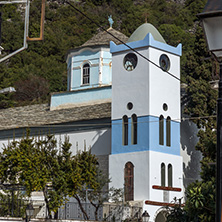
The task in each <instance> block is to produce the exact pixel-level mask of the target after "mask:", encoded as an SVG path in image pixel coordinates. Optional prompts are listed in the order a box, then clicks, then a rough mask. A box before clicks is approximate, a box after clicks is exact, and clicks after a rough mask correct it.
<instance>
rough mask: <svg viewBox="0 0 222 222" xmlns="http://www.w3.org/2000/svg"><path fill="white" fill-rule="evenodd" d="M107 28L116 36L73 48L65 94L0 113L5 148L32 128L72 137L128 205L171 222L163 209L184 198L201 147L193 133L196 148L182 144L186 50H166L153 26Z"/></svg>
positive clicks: (154, 218) (152, 218)
mask: <svg viewBox="0 0 222 222" xmlns="http://www.w3.org/2000/svg"><path fill="white" fill-rule="evenodd" d="M107 31H108V32H110V33H111V34H112V35H114V36H116V37H117V39H116V38H114V37H113V36H110V35H109V34H108V33H107V32H104V31H100V32H98V34H96V35H95V36H93V37H92V39H90V40H88V41H87V42H86V43H84V44H83V45H82V46H80V47H78V48H75V49H71V50H69V52H68V53H67V57H66V62H67V91H66V92H62V93H53V94H52V95H51V102H50V106H48V105H47V104H41V105H33V106H27V107H17V108H10V109H7V110H1V111H0V113H1V116H0V120H1V122H2V126H1V127H0V132H1V136H0V149H1V147H2V146H3V145H2V144H6V145H7V143H8V141H9V140H11V139H12V138H15V139H19V138H21V137H22V136H23V135H24V131H25V129H26V128H27V127H29V128H30V130H31V133H32V135H38V134H39V132H43V134H46V133H48V131H50V132H51V133H53V134H55V137H56V138H57V139H58V141H59V140H60V141H61V140H63V139H64V136H65V135H67V136H69V138H70V142H71V143H72V152H73V154H75V153H76V152H78V151H79V150H83V149H91V152H92V153H93V154H95V155H97V157H98V161H99V166H100V167H101V168H102V169H103V171H104V173H106V174H107V175H109V177H110V178H111V183H110V187H115V188H123V189H124V201H127V202H129V203H130V204H131V205H132V206H139V207H142V212H145V211H146V212H148V214H149V216H150V220H149V221H152V222H154V221H155V222H160V221H165V219H166V217H165V212H166V210H165V207H166V206H167V205H169V204H171V203H172V201H173V199H174V198H175V197H176V198H177V199H179V198H182V197H183V196H184V186H185V185H186V183H187V182H186V178H184V175H186V174H187V172H185V171H186V167H187V166H188V165H189V168H190V167H192V166H191V162H192V161H191V160H192V158H191V157H190V155H189V154H187V152H186V150H188V149H193V147H194V144H195V143H196V140H195V139H193V140H191V139H190V138H191V137H190V135H191V134H192V135H193V134H194V131H192V132H191V134H189V133H187V134H186V135H185V137H186V138H188V139H189V145H190V147H192V148H189V147H188V148H187V144H188V142H187V141H186V140H185V137H184V138H183V141H185V142H184V145H183V144H181V131H183V130H182V128H181V89H180V81H179V80H180V57H181V55H182V45H181V44H179V45H178V46H177V47H174V46H170V45H168V44H167V43H166V41H165V40H164V39H163V37H162V36H161V34H160V33H159V32H158V30H157V29H156V28H155V27H154V26H153V25H151V24H149V23H145V24H143V25H141V26H140V27H138V28H137V29H136V30H135V31H134V33H133V34H132V35H131V36H130V38H127V37H126V36H125V35H124V34H122V33H120V32H119V31H117V30H115V29H113V28H112V22H111V23H110V28H109V29H108V30H107ZM118 39H119V40H120V41H119V40H118ZM170 74H172V75H173V76H174V77H173V76H172V75H170ZM175 77H176V78H175ZM27 113H28V116H29V118H27ZM18 115H19V118H18V117H17V116H18ZM186 130H187V129H186ZM186 132H188V131H186ZM183 155H184V156H185V158H184V157H183ZM193 166H195V163H194V165H193ZM198 169H199V168H198ZM198 169H196V174H195V173H194V174H193V177H194V178H195V179H196V178H197V175H198ZM184 172H185V173H184ZM190 177H191V176H190ZM190 182H191V181H190ZM70 215H71V212H70Z"/></svg>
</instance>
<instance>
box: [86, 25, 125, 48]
mask: <svg viewBox="0 0 222 222" xmlns="http://www.w3.org/2000/svg"><path fill="white" fill-rule="evenodd" d="M107 31H108V32H110V33H111V34H112V35H114V36H115V37H117V38H118V39H120V40H121V41H123V42H127V40H128V37H127V36H126V35H124V34H123V33H121V32H119V31H117V30H115V29H113V28H109V29H108V30H107ZM110 41H113V42H115V43H116V44H120V43H121V42H120V41H118V40H117V39H115V38H114V37H113V36H111V35H110V34H108V33H107V32H105V31H100V32H99V33H98V34H96V35H94V36H93V37H92V38H91V39H89V40H88V41H87V42H85V43H84V44H83V45H82V47H86V46H97V45H109V43H110Z"/></svg>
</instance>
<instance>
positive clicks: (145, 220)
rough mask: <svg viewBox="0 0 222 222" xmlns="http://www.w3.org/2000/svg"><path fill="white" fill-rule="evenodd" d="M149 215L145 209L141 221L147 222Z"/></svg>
mask: <svg viewBox="0 0 222 222" xmlns="http://www.w3.org/2000/svg"><path fill="white" fill-rule="evenodd" d="M149 219H150V215H149V213H148V212H147V211H146V210H145V211H144V212H143V214H142V222H149Z"/></svg>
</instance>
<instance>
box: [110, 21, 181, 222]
mask: <svg viewBox="0 0 222 222" xmlns="http://www.w3.org/2000/svg"><path fill="white" fill-rule="evenodd" d="M127 44H128V45H129V46H130V47H131V48H133V49H134V50H136V51H138V52H139V53H140V54H142V55H143V56H145V57H146V58H148V59H149V60H150V61H152V62H153V63H154V64H156V65H154V64H152V63H150V62H148V61H147V60H146V59H144V58H142V57H141V56H139V55H138V54H137V53H135V52H134V51H133V50H130V49H129V48H128V47H127V46H125V45H116V44H115V43H113V42H111V43H110V51H111V53H112V151H111V155H110V157H109V172H110V177H111V180H112V182H111V186H114V187H116V188H121V187H123V188H124V193H125V200H126V201H141V202H143V209H144V210H147V212H148V213H149V214H150V216H151V221H155V217H156V216H157V215H156V214H157V212H158V211H157V210H158V209H160V208H161V207H163V206H165V204H166V203H170V202H171V201H172V200H173V198H174V197H177V198H180V197H182V196H183V181H182V157H181V156H180V112H181V111H180V105H181V104H180V81H179V80H178V79H179V78H180V56H181V52H182V46H181V44H179V45H178V46H177V47H173V46H170V45H168V44H166V42H165V41H164V39H163V37H162V36H161V35H160V33H159V32H158V31H157V29H156V28H155V27H154V26H152V25H151V24H148V23H146V24H143V25H141V26H140V27H139V28H138V29H137V30H136V31H135V32H134V33H133V34H132V36H131V37H130V38H129V40H128V43H127ZM168 71H169V72H170V73H172V74H173V75H175V76H176V78H177V79H176V78H173V77H172V76H170V75H169V74H168V73H167V72H168ZM145 202H146V203H145ZM152 218H153V220H152Z"/></svg>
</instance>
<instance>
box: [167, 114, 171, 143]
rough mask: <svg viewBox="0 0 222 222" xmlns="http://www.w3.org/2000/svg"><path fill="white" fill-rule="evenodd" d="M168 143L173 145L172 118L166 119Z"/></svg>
mask: <svg viewBox="0 0 222 222" xmlns="http://www.w3.org/2000/svg"><path fill="white" fill-rule="evenodd" d="M166 145H167V146H171V118H170V117H169V116H168V117H167V119H166Z"/></svg>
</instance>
